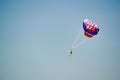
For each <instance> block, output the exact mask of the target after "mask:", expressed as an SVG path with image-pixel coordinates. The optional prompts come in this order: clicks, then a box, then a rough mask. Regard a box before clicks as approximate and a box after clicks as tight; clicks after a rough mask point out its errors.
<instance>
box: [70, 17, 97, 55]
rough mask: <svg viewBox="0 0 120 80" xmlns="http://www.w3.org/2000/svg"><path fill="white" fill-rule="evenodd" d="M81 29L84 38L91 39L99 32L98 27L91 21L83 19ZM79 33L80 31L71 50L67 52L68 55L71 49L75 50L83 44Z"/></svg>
mask: <svg viewBox="0 0 120 80" xmlns="http://www.w3.org/2000/svg"><path fill="white" fill-rule="evenodd" d="M82 27H83V30H84V31H83V32H84V36H86V37H87V38H92V37H93V36H95V35H97V34H98V32H99V27H98V26H97V25H96V24H95V23H94V22H93V21H91V20H89V19H85V20H84V21H83V24H82ZM80 32H81V31H79V33H78V35H77V37H76V38H75V40H74V42H73V44H72V46H71V48H70V49H69V50H68V52H69V53H70V55H71V53H72V52H71V51H72V49H73V48H77V47H78V46H79V45H80V44H82V43H83V42H84V40H83V39H82V36H81V33H80Z"/></svg>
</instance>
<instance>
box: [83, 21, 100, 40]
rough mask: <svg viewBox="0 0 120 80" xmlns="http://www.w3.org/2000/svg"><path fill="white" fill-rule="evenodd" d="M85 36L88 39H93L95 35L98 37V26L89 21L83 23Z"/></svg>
mask: <svg viewBox="0 0 120 80" xmlns="http://www.w3.org/2000/svg"><path fill="white" fill-rule="evenodd" d="M83 29H84V35H85V36H87V37H88V38H92V37H93V36H94V35H97V33H98V32H99V28H98V26H97V25H96V24H95V23H94V22H92V21H91V20H89V19H85V20H84V21H83Z"/></svg>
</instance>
